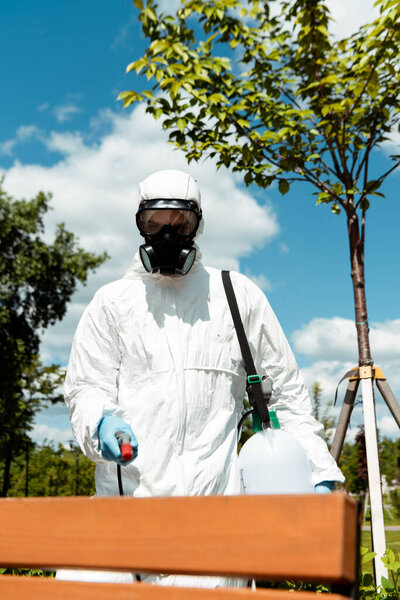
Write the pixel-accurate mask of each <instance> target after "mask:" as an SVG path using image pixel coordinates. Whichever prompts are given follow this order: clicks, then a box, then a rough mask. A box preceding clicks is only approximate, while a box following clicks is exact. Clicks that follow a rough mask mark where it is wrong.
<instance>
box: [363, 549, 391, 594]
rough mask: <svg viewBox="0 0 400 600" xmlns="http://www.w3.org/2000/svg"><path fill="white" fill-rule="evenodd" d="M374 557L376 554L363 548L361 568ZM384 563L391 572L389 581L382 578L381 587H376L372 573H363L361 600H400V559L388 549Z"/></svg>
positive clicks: (383, 559)
mask: <svg viewBox="0 0 400 600" xmlns="http://www.w3.org/2000/svg"><path fill="white" fill-rule="evenodd" d="M374 556H376V555H375V552H370V551H369V550H368V548H361V568H362V567H363V566H365V565H366V563H368V562H369V561H370V560H372V558H373V557H374ZM382 562H383V564H384V565H385V567H386V568H387V569H388V571H389V579H386V578H385V577H382V583H381V585H380V586H376V585H375V583H374V578H373V576H372V575H371V573H363V574H362V577H361V582H360V586H359V592H360V600H400V590H399V578H400V557H399V555H398V554H397V555H396V554H395V553H394V552H393V551H392V550H390V549H387V550H386V552H385V555H384V557H383V558H382Z"/></svg>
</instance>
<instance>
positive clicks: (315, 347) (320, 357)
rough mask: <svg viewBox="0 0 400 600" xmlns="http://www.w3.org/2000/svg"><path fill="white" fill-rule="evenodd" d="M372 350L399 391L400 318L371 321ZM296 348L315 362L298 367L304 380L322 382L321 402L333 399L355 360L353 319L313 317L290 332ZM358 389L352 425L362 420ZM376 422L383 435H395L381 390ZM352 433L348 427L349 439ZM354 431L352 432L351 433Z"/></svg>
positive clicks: (342, 389)
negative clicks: (357, 404) (340, 382)
mask: <svg viewBox="0 0 400 600" xmlns="http://www.w3.org/2000/svg"><path fill="white" fill-rule="evenodd" d="M370 339H371V352H372V355H373V357H374V361H375V364H376V365H377V366H379V367H381V369H382V370H383V372H384V375H385V377H387V381H388V383H389V385H390V387H391V389H392V391H393V393H394V394H395V396H397V397H398V396H399V394H400V320H399V319H395V320H392V321H384V322H382V323H378V322H376V323H372V325H371V332H370ZM292 340H293V347H294V350H295V351H296V352H299V353H302V354H305V355H306V356H308V357H309V358H311V359H312V360H313V361H314V362H312V364H311V365H309V366H306V367H303V368H302V369H301V372H302V375H303V377H304V380H305V383H306V385H307V387H308V389H309V390H310V391H311V389H312V386H313V384H314V383H315V382H316V381H318V382H319V383H320V384H321V387H322V390H323V394H322V402H323V404H325V403H327V402H328V401H333V399H334V397H335V392H336V388H337V386H338V383H339V381H340V380H341V378H342V377H343V376H344V374H345V373H346V372H347V371H349V370H350V369H352V368H355V367H356V366H357V364H358V360H357V341H356V331H355V325H354V323H353V321H351V320H350V319H342V318H340V317H333V318H332V319H313V320H312V321H310V322H309V323H308V324H306V325H305V326H303V327H302V329H301V330H298V331H295V332H294V333H293V335H292ZM347 384H348V380H345V381H343V383H342V384H341V385H340V388H339V393H338V401H337V407H336V409H335V410H334V411H333V413H334V415H335V417H336V418H338V417H339V412H340V409H341V406H342V403H343V399H344V394H345V392H346V388H347ZM360 394H361V389H359V392H358V401H357V402H358V403H359V406H358V407H357V408H355V409H354V411H353V415H352V418H351V423H352V429H354V428H356V427H357V425H360V424H362V423H363V414H362V409H361V395H360ZM375 401H376V413H377V422H378V428H379V430H380V434H381V436H382V437H384V436H387V437H398V436H399V430H398V427H397V425H396V423H395V421H394V419H393V417H392V415H391V414H390V412H389V410H388V408H387V406H386V404H385V402H384V400H383V398H382V396H381V393H380V392H379V391H378V390H377V389H376V392H375ZM352 435H353V434H351V432H350V431H349V436H350V437H349V439H352V437H351V436H352ZM354 435H355V434H354Z"/></svg>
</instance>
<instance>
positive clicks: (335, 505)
mask: <svg viewBox="0 0 400 600" xmlns="http://www.w3.org/2000/svg"><path fill="white" fill-rule="evenodd" d="M358 512H359V511H358V507H357V504H356V502H354V501H353V500H352V499H351V498H349V497H348V496H346V495H345V494H343V493H341V492H335V493H333V494H329V495H318V494H315V495H305V496H225V497H224V496H210V497H190V498H187V497H184V498H127V497H123V498H115V497H113V498H93V499H90V498H26V499H25V498H24V499H22V498H21V499H19V498H13V499H2V500H0V566H2V567H29V568H50V569H56V568H61V567H65V568H82V569H83V568H84V569H88V568H95V569H102V570H104V569H114V570H119V571H121V570H128V571H132V572H142V573H145V572H154V573H185V574H201V575H204V574H210V575H227V576H232V575H234V576H240V577H244V578H246V579H247V578H254V579H258V580H268V581H281V580H287V579H289V580H300V581H304V582H319V583H321V582H326V583H330V584H332V586H333V587H332V591H333V592H334V593H332V594H331V595H330V596H328V598H329V600H339V599H342V598H345V597H349V596H352V597H356V591H357V570H358V561H357V556H358V544H359V518H358ZM293 593H294V594H295V595H296V594H297V596H298V597H299V598H300V600H301V598H303V599H304V600H315V599H316V598H317V596H316V594H315V593H314V592H305V591H299V592H291V591H286V590H275V589H270V590H265V589H257V591H252V590H251V589H248V588H242V589H229V588H228V589H227V588H224V589H223V588H218V589H213V590H210V589H193V588H192V589H191V588H177V587H162V586H156V585H149V584H144V583H133V584H113V583H83V582H70V581H58V580H55V579H53V578H46V577H26V576H13V575H2V576H0V598H2V599H3V598H4V599H5V600H21V599H25V598H27V599H29V600H50V599H51V600H87V599H89V598H93V599H96V600H106V599H107V600H110V599H112V600H122V599H130V600H132V599H135V600H140V599H142V600H189V599H194V600H201V599H202V598H203V599H204V600H218V599H220V600H235V599H237V600H246V599H247V600H250V599H252V600H257V599H258V600H263V599H264V598H265V600H268V599H269V600H284V599H286V600H287V599H288V598H291V597H293Z"/></svg>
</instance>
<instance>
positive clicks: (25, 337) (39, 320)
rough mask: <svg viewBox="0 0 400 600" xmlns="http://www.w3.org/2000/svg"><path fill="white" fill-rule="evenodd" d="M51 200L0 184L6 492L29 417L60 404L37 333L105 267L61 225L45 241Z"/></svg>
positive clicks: (0, 383) (55, 377)
mask: <svg viewBox="0 0 400 600" xmlns="http://www.w3.org/2000/svg"><path fill="white" fill-rule="evenodd" d="M49 203H50V197H49V196H47V195H46V194H44V193H42V192H40V193H39V194H38V195H37V196H36V197H35V198H33V199H32V200H30V201H27V200H15V199H13V198H11V197H10V196H9V195H7V194H6V192H5V191H4V189H3V188H2V187H1V185H0V353H1V361H0V440H1V443H0V459H2V462H3V482H2V488H1V490H0V495H2V496H5V495H7V490H8V488H9V483H10V466H11V462H12V459H13V456H14V454H15V452H16V451H18V450H21V449H22V448H23V447H24V446H25V445H26V443H27V441H28V440H27V432H28V431H29V430H30V429H31V428H32V423H33V419H34V416H35V414H36V412H37V411H38V410H40V408H42V407H43V405H44V404H46V403H47V402H49V401H50V402H56V401H58V400H59V399H60V395H59V392H58V391H57V387H58V385H59V384H60V379H61V373H60V371H59V370H58V369H57V368H56V367H55V366H54V365H53V366H43V365H41V363H40V361H39V359H38V356H39V345H40V337H39V336H40V332H41V331H43V330H44V329H45V328H46V327H48V326H49V325H52V324H54V323H55V322H56V321H57V320H61V319H62V317H63V316H64V314H65V311H66V306H67V304H68V302H69V300H70V299H71V296H72V294H73V292H74V291H75V289H76V287H77V283H78V282H82V283H85V282H86V279H87V276H88V273H89V271H91V270H94V269H95V268H96V267H98V266H99V265H101V264H102V262H103V261H104V260H105V259H106V254H101V255H95V254H92V253H90V252H86V251H85V250H83V249H82V248H79V247H78V245H77V239H76V238H75V236H74V235H73V234H72V233H71V232H69V231H67V230H66V229H65V227H64V225H63V224H60V225H58V228H57V231H56V234H55V238H54V241H53V242H52V243H46V242H45V241H44V239H43V235H42V234H43V233H44V224H43V218H44V215H45V214H46V212H47V211H48V210H49Z"/></svg>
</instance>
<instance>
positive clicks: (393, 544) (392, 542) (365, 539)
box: [361, 522, 400, 573]
mask: <svg viewBox="0 0 400 600" xmlns="http://www.w3.org/2000/svg"><path fill="white" fill-rule="evenodd" d="M395 524H397V523H393V522H391V523H390V525H395ZM364 525H368V526H369V523H364ZM385 535H386V545H387V547H388V548H390V549H391V550H393V552H394V553H395V554H399V553H400V531H386V532H385ZM361 546H363V547H364V548H368V549H369V550H371V547H372V544H371V531H370V530H368V531H361ZM363 572H364V573H373V568H372V561H370V562H367V563H366V564H364V565H363Z"/></svg>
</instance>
